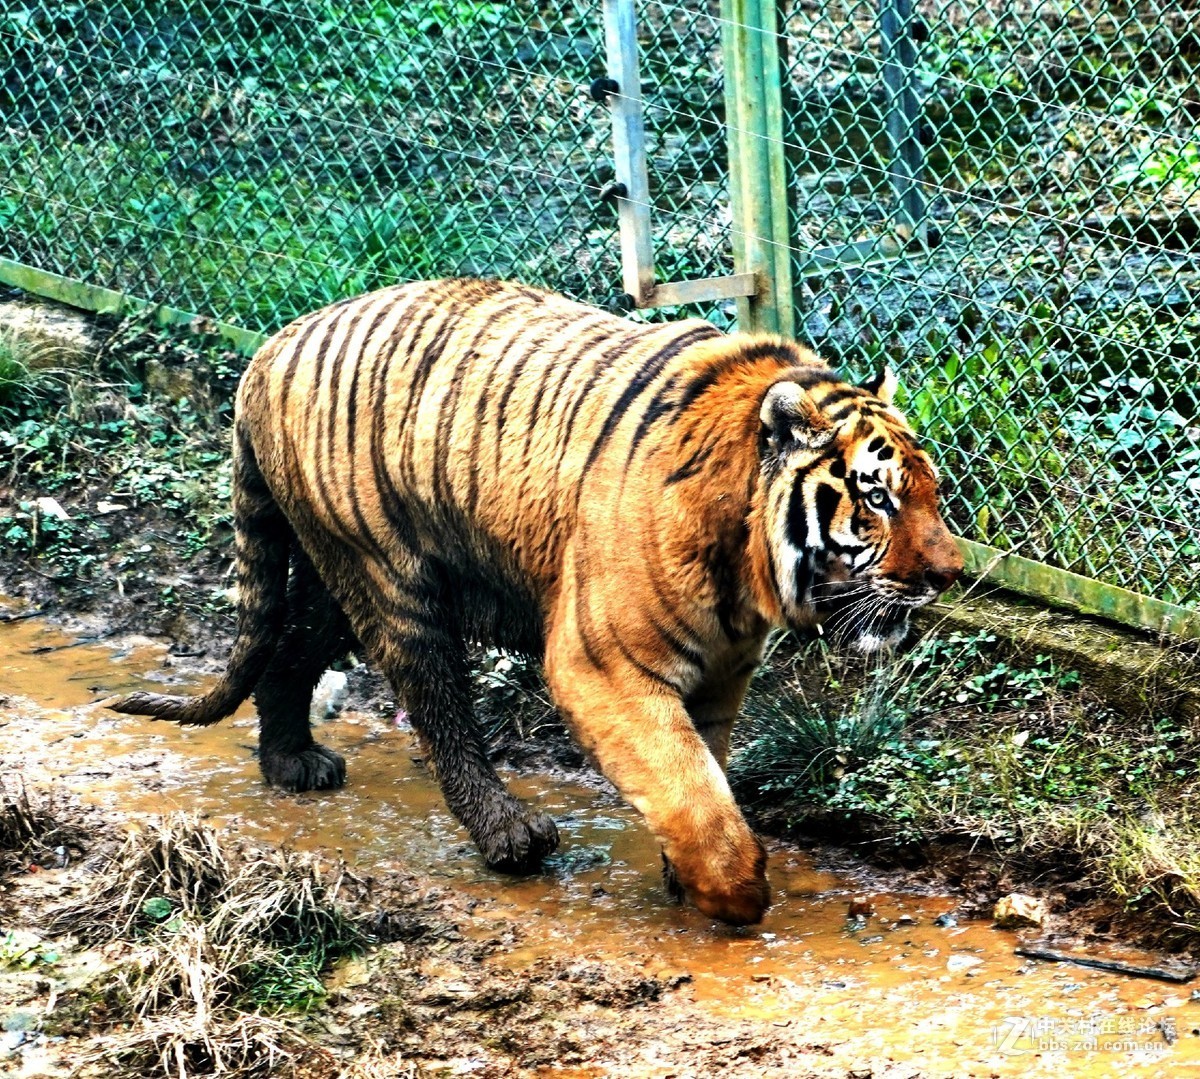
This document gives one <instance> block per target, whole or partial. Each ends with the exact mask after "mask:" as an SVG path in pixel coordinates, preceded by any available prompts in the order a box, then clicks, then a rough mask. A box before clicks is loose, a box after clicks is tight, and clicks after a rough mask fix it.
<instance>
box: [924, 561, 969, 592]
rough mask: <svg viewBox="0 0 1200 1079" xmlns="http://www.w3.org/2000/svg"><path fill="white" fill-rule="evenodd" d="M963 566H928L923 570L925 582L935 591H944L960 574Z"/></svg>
mask: <svg viewBox="0 0 1200 1079" xmlns="http://www.w3.org/2000/svg"><path fill="white" fill-rule="evenodd" d="M962 571H963V568H962V566H961V565H958V566H930V567H929V568H928V569H927V570H926V571H925V583H926V584H927V585H929V587H930V588H932V589H934V590H935V591H937V592H945V591H946V589H947V588H949V587H950V586H951V585H952V584H954V582H955V581H957V580H958V579H959V577H961V576H962Z"/></svg>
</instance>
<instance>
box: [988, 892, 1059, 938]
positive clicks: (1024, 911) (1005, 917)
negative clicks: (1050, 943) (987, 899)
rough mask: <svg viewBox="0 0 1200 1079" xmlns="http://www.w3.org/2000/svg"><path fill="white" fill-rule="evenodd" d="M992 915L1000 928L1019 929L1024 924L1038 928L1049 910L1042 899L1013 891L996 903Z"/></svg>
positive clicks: (1048, 914)
mask: <svg viewBox="0 0 1200 1079" xmlns="http://www.w3.org/2000/svg"><path fill="white" fill-rule="evenodd" d="M992 917H993V919H994V920H995V922H996V925H997V926H998V927H999V928H1000V929H1021V928H1023V927H1025V926H1033V927H1034V928H1036V929H1040V928H1041V927H1042V926H1043V925H1045V924H1046V919H1047V918H1049V917H1050V912H1049V911H1048V910H1047V909H1046V904H1045V901H1044V900H1041V899H1036V898H1034V897H1033V896H1031V895H1021V894H1020V893H1019V892H1013V893H1012V894H1011V895H1006V896H1004V898H1003V899H1001V900H1000V901H999V902H998V903H997V904H996V909H995V911H994V912H993V913H992Z"/></svg>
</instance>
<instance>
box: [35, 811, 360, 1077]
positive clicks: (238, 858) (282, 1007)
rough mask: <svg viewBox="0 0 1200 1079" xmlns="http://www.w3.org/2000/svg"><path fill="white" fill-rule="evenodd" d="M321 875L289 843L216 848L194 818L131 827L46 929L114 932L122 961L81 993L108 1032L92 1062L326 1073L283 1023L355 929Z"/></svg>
mask: <svg viewBox="0 0 1200 1079" xmlns="http://www.w3.org/2000/svg"><path fill="white" fill-rule="evenodd" d="M344 880H345V872H344V870H342V871H341V872H339V873H338V874H337V875H335V876H333V877H332V879H330V877H329V876H327V875H326V874H324V873H323V872H322V871H321V869H320V867H319V866H318V864H317V863H316V862H315V861H314V860H313V859H312V858H311V857H309V856H307V855H302V854H298V853H296V852H294V851H287V850H283V851H277V850H270V851H253V852H247V851H234V852H232V853H231V852H230V851H228V850H226V849H225V848H224V847H223V846H222V844H221V843H220V842H219V840H218V837H217V835H216V833H215V832H214V831H213V830H212V829H211V828H210V827H208V826H207V825H205V824H203V823H202V822H200V821H199V820H197V819H195V818H192V817H187V816H173V817H167V818H164V819H163V820H162V821H160V822H158V823H155V824H151V825H149V826H148V827H146V828H144V829H141V830H139V831H136V832H133V833H131V834H130V835H129V836H128V837H127V838H126V839H125V841H124V843H123V844H122V845H121V847H120V849H119V850H117V851H116V853H115V854H114V855H113V856H112V857H111V858H110V859H109V860H108V862H107V863H106V864H105V866H104V867H103V869H102V870H101V871H100V872H99V873H98V874H97V875H96V876H95V877H94V878H93V879H92V881H91V882H90V884H89V885H88V887H86V888H85V889H84V890H83V892H82V893H81V894H79V895H78V896H76V897H75V898H74V899H72V900H71V901H70V902H69V903H67V904H66V905H64V906H62V907H60V908H58V909H57V910H56V911H54V912H52V914H51V916H50V919H49V926H48V928H49V930H50V932H52V933H57V934H65V933H70V934H72V935H74V936H76V937H78V938H80V939H81V940H82V941H83V942H84V943H86V944H90V945H98V944H104V943H107V942H110V941H117V940H121V941H126V942H128V943H129V944H131V945H132V946H133V956H132V958H131V959H130V960H129V961H128V962H126V963H124V964H123V965H121V966H120V967H118V968H117V970H116V971H115V972H110V973H109V974H108V975H106V976H105V980H104V982H103V984H97V983H95V982H94V983H93V984H92V985H91V987H90V988H88V989H85V990H84V991H82V992H81V996H80V1000H79V1003H80V1004H81V1005H82V1006H84V1007H86V1008H88V1009H89V1010H90V1012H91V1014H93V1015H96V1014H98V1015H102V1016H104V1017H105V1018H106V1019H107V1021H108V1023H109V1026H110V1029H111V1033H110V1035H109V1036H108V1037H107V1038H106V1039H105V1040H104V1042H103V1043H102V1045H101V1047H100V1048H98V1049H97V1050H96V1051H95V1054H94V1055H95V1060H94V1063H101V1062H103V1063H105V1064H107V1065H109V1066H116V1067H119V1068H121V1069H123V1070H122V1071H121V1074H134V1075H162V1076H168V1075H169V1076H174V1077H179V1079H187V1077H189V1076H200V1075H272V1076H274V1075H289V1074H299V1073H300V1072H303V1073H304V1074H306V1075H314V1074H315V1075H319V1074H322V1073H326V1072H328V1073H330V1074H334V1073H336V1070H337V1069H336V1067H335V1063H336V1062H335V1061H334V1059H333V1057H332V1056H331V1055H330V1054H329V1053H328V1052H327V1051H326V1050H324V1049H322V1048H320V1047H319V1046H317V1045H315V1044H314V1043H312V1042H310V1041H309V1040H308V1039H306V1038H305V1037H303V1036H302V1035H301V1034H300V1033H299V1032H297V1031H296V1030H294V1029H293V1028H292V1026H291V1025H290V1024H289V1023H288V1022H287V1013H296V1012H303V1011H306V1010H308V1009H310V1008H312V1007H314V1006H315V1005H316V1004H317V1003H319V1001H320V999H321V998H322V996H323V994H324V989H323V987H322V983H321V974H322V972H323V971H325V970H326V969H327V968H328V967H329V965H330V964H331V963H332V962H333V961H335V960H336V959H338V958H339V957H341V956H344V955H347V954H351V953H353V952H355V951H358V950H360V949H362V948H363V947H364V946H365V945H366V943H367V937H366V934H365V933H364V931H363V930H362V929H361V928H360V926H359V924H358V923H357V922H356V921H355V920H354V919H353V918H351V917H350V916H349V915H348V914H347V913H346V912H345V911H344V910H343V908H342V906H341V904H340V903H339V891H340V890H341V889H342V886H343V882H344Z"/></svg>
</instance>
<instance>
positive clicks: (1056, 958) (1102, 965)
mask: <svg viewBox="0 0 1200 1079" xmlns="http://www.w3.org/2000/svg"><path fill="white" fill-rule="evenodd" d="M1015 951H1016V954H1017V955H1020V956H1024V957H1025V958H1026V959H1044V960H1045V961H1046V962H1048V963H1074V964H1075V965H1076V966H1078V967H1092V968H1093V969H1095V970H1107V971H1109V972H1111V973H1113V974H1128V975H1129V976H1130V977H1133V978H1157V979H1158V980H1159V981H1163V982H1190V981H1191V980H1192V979H1193V978H1194V977H1196V971H1194V970H1167V969H1166V968H1165V967H1139V966H1138V965H1137V964H1135V963H1122V962H1120V961H1119V960H1116V959H1092V958H1091V957H1090V956H1086V955H1071V954H1070V953H1069V952H1055V951H1051V950H1050V949H1049V948H1017V949H1015Z"/></svg>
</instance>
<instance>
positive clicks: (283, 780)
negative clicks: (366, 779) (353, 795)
mask: <svg viewBox="0 0 1200 1079" xmlns="http://www.w3.org/2000/svg"><path fill="white" fill-rule="evenodd" d="M259 767H260V768H261V769H262V774H263V779H265V780H266V781H267V784H268V786H271V787H279V788H281V789H282V790H285V791H292V792H294V793H299V792H300V791H326V790H334V789H335V788H337V787H342V786H345V784H346V761H345V759H344V758H343V757H342V756H341V754H339V753H335V752H334V751H333V750H332V749H326V748H325V747H324V746H320V745H312V746H309V747H308V748H307V749H304V750H301V751H300V752H299V753H265V752H264V753H262V754H261V755H260V757H259Z"/></svg>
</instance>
